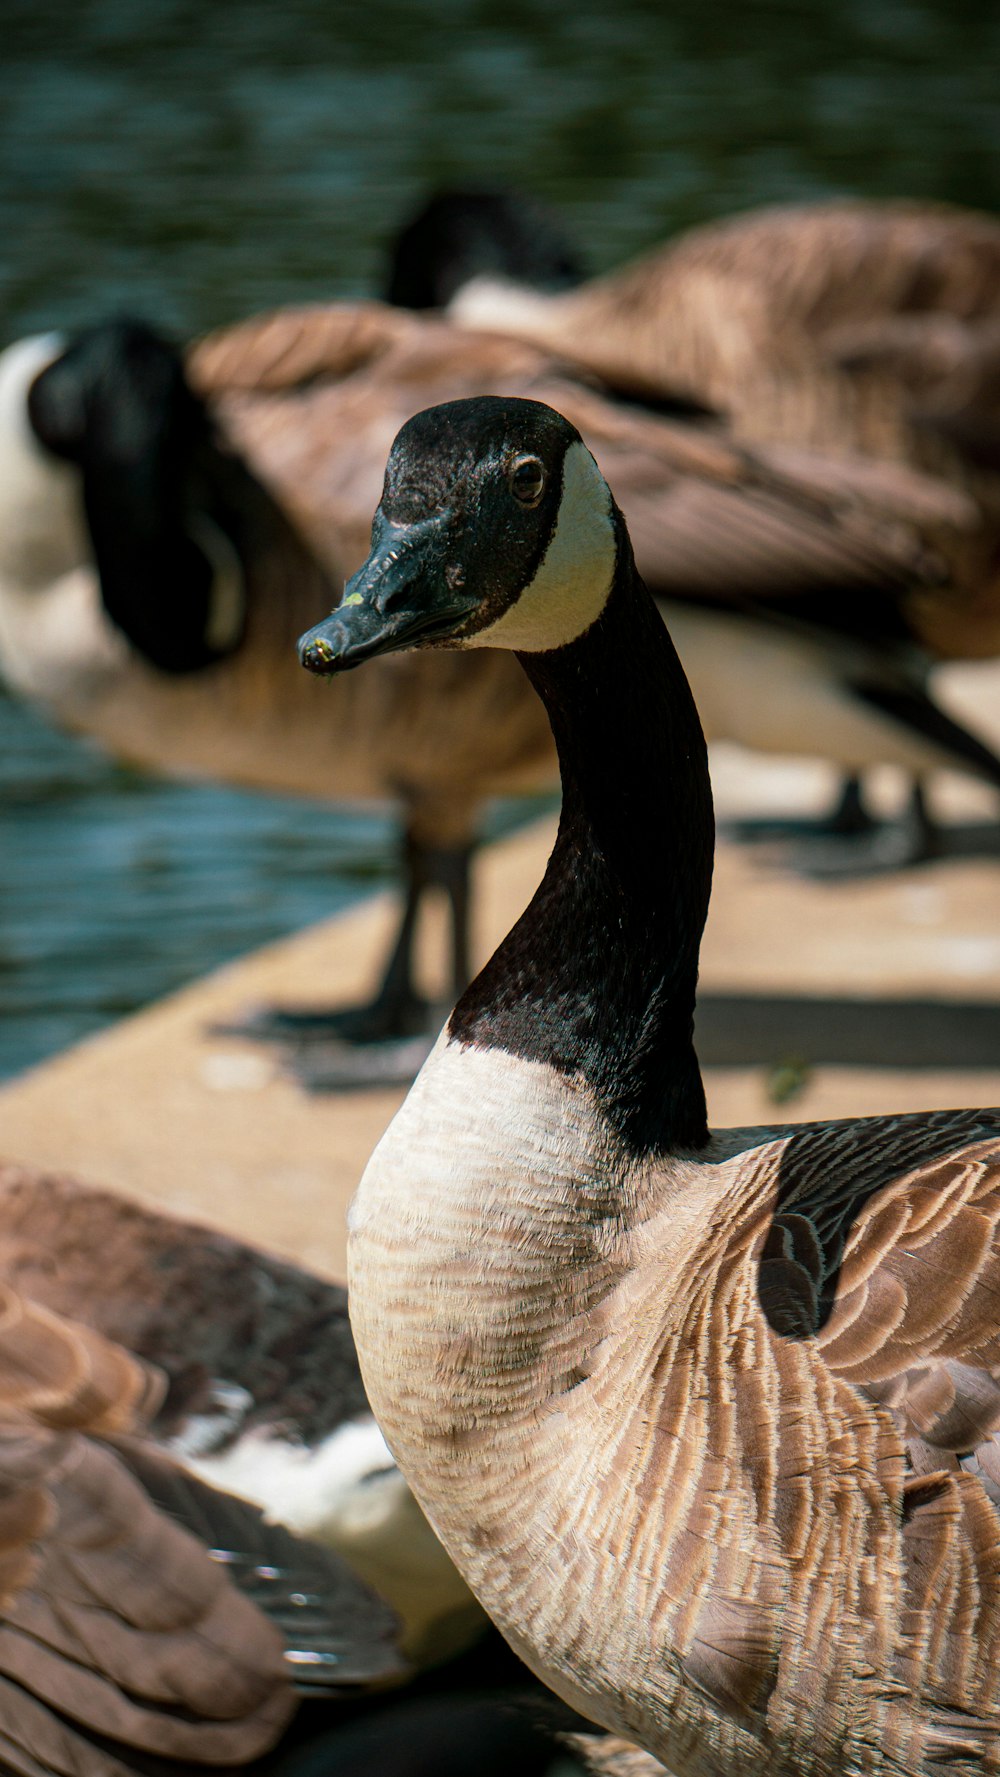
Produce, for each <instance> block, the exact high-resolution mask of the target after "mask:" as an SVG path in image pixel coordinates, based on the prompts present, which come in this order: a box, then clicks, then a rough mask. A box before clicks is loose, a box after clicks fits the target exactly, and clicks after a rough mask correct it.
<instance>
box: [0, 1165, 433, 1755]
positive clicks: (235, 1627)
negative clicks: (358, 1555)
mask: <svg viewBox="0 0 1000 1777" xmlns="http://www.w3.org/2000/svg"><path fill="white" fill-rule="evenodd" d="M30 1183H33V1184H34V1191H33V1192H32V1190H30V1189H29V1188H28V1187H29V1184H30ZM3 1184H4V1187H5V1189H4V1191H3V1193H2V1194H0V1195H2V1214H0V1224H2V1226H3V1241H4V1243H5V1246H6V1251H5V1254H4V1257H5V1261H6V1262H7V1263H8V1269H9V1270H11V1271H13V1272H14V1274H18V1273H21V1274H23V1275H24V1277H25V1281H28V1280H29V1279H33V1280H34V1281H36V1282H38V1283H41V1282H43V1281H44V1283H45V1284H46V1285H47V1287H48V1289H49V1291H50V1293H51V1294H53V1295H55V1296H56V1297H57V1298H58V1296H59V1295H60V1293H65V1292H66V1291H69V1292H70V1293H72V1290H74V1289H75V1290H76V1291H77V1292H78V1293H80V1300H79V1303H78V1304H77V1305H78V1306H79V1307H80V1308H81V1309H84V1310H85V1309H86V1308H87V1307H88V1306H89V1307H90V1309H92V1310H93V1311H94V1313H95V1316H96V1317H98V1318H99V1317H100V1316H101V1315H102V1314H103V1315H104V1317H105V1319H106V1320H107V1321H108V1322H109V1323H110V1324H113V1325H116V1330H117V1328H118V1327H122V1326H128V1327H130V1328H131V1330H132V1332H133V1333H134V1334H136V1335H137V1336H138V1337H139V1339H140V1340H141V1341H142V1342H145V1343H147V1344H149V1343H153V1344H156V1345H158V1347H159V1348H160V1349H162V1350H163V1351H164V1353H165V1354H167V1355H168V1357H169V1358H170V1361H171V1363H172V1365H173V1366H175V1367H176V1368H177V1371H178V1374H179V1376H180V1382H181V1388H180V1392H182V1393H183V1392H184V1390H185V1388H186V1389H187V1390H188V1392H190V1391H191V1388H192V1386H193V1385H192V1384H191V1383H190V1382H188V1383H185V1382H184V1372H185V1370H186V1369H187V1368H189V1366H190V1350H191V1342H193V1343H194V1344H197V1340H198V1336H199V1328H200V1326H201V1321H202V1319H203V1318H204V1314H205V1312H206V1303H207V1301H208V1299H209V1297H210V1296H213V1293H214V1299H215V1300H216V1301H217V1300H218V1291H219V1289H222V1290H223V1291H224V1293H226V1294H227V1295H228V1294H231V1293H232V1284H233V1274H234V1271H235V1272H237V1273H239V1274H240V1275H241V1276H242V1279H243V1285H244V1287H243V1290H242V1292H241V1293H240V1294H239V1296H238V1300H239V1301H240V1303H241V1305H242V1312H243V1314H244V1317H245V1324H244V1325H243V1326H242V1328H237V1330H236V1333H235V1335H234V1338H235V1339H236V1340H237V1341H239V1340H242V1343H243V1358H244V1362H245V1364H246V1365H247V1376H248V1379H249V1378H252V1377H253V1376H254V1375H255V1374H256V1368H260V1369H262V1370H267V1369H268V1366H270V1369H271V1371H272V1372H275V1366H276V1364H277V1363H278V1362H279V1360H280V1354H281V1352H282V1346H283V1344H284V1345H285V1346H287V1347H288V1350H287V1353H286V1355H285V1359H284V1368H283V1369H282V1372H281V1373H282V1375H283V1377H284V1381H285V1384H286V1386H289V1387H291V1389H292V1391H293V1394H294V1397H295V1399H296V1400H297V1401H298V1405H299V1407H300V1408H301V1409H302V1416H303V1419H304V1420H308V1419H309V1418H310V1417H311V1416H313V1415H315V1414H317V1413H318V1411H319V1405H318V1402H316V1403H314V1400H313V1396H314V1393H315V1386H314V1378H313V1377H312V1375H311V1371H310V1368H309V1364H308V1362H306V1361H304V1360H303V1359H302V1358H300V1356H299V1355H298V1354H297V1351H296V1350H295V1349H293V1348H292V1345H291V1343H290V1341H291V1338H292V1332H293V1328H294V1327H298V1329H299V1332H300V1333H301V1332H302V1331H303V1328H304V1327H306V1326H308V1325H312V1326H313V1330H314V1332H317V1333H319V1332H322V1334H323V1339H324V1340H325V1346H326V1350H327V1356H328V1358H329V1359H330V1360H331V1361H332V1363H333V1370H334V1372H336V1370H337V1364H338V1360H339V1354H340V1347H341V1344H342V1343H344V1342H345V1341H346V1343H344V1351H343V1362H344V1363H345V1364H346V1363H347V1360H348V1356H349V1355H352V1353H353V1348H352V1347H351V1346H350V1338H349V1334H348V1332H347V1329H346V1320H344V1330H343V1339H342V1338H341V1336H340V1332H339V1319H343V1300H342V1292H339V1291H336V1290H334V1289H333V1288H332V1286H328V1285H325V1284H322V1283H320V1282H319V1281H318V1280H310V1279H308V1278H305V1277H302V1278H301V1279H300V1278H299V1277H298V1274H295V1273H294V1272H293V1268H291V1267H287V1266H281V1265H278V1264H277V1263H274V1264H273V1265H272V1271H273V1276H272V1275H271V1272H269V1271H268V1265H269V1261H267V1260H266V1258H265V1257H264V1256H263V1255H261V1256H260V1257H259V1264H258V1263H257V1255H254V1254H252V1253H251V1252H250V1250H249V1249H244V1248H240V1247H238V1245H237V1244H236V1243H234V1242H227V1241H225V1240H224V1239H222V1237H219V1236H214V1235H212V1234H211V1233H210V1232H208V1231H205V1230H200V1229H195V1228H194V1227H188V1226H187V1225H185V1224H177V1225H176V1227H175V1226H174V1225H173V1224H167V1223H166V1222H164V1221H163V1220H162V1218H157V1217H153V1216H150V1215H149V1214H148V1213H147V1212H144V1211H141V1210H139V1209H138V1208H134V1207H133V1206H130V1205H127V1204H124V1203H123V1204H121V1205H118V1206H117V1209H118V1210H119V1211H120V1214H116V1200H113V1199H110V1198H108V1197H105V1196H104V1195H103V1194H102V1193H99V1192H89V1191H86V1190H82V1189H79V1188H75V1187H73V1186H72V1185H71V1183H70V1182H69V1181H61V1180H38V1179H35V1180H33V1181H29V1180H28V1179H27V1177H26V1176H25V1175H22V1174H20V1173H19V1172H17V1170H16V1169H9V1170H8V1172H7V1173H6V1174H5V1175H4V1178H3ZM36 1224H38V1226H36ZM40 1228H41V1229H42V1231H43V1232H44V1229H47V1230H48V1236H47V1238H46V1239H45V1241H44V1243H43V1244H40ZM102 1229H103V1230H104V1233H103V1235H102V1232H101V1230H102ZM185 1251H189V1256H191V1258H192V1269H191V1272H190V1274H189V1277H188V1282H187V1290H186V1293H185V1289H184V1287H182V1285H181V1283H180V1282H179V1281H178V1278H177V1273H176V1266H177V1263H178V1261H179V1258H180V1255H181V1254H183V1253H184V1252H185ZM102 1254H103V1270H102V1266H101V1256H102ZM74 1255H75V1257H76V1259H78V1260H79V1263H78V1264H77V1265H76V1266H75V1268H74ZM255 1265H256V1267H257V1269H258V1270H259V1271H260V1276H257V1274H256V1270H255ZM258 1294H259V1295H260V1301H259V1302H256V1297H257V1295H258ZM175 1298H176V1299H175ZM129 1299H131V1302H132V1307H131V1308H130V1307H129ZM265 1299H266V1303H267V1311H266V1312H265V1308H264V1306H263V1304H264V1302H265ZM247 1316H248V1317H249V1318H246V1317H247ZM338 1316H339V1319H338ZM331 1317H332V1320H331ZM265 1322H266V1325H265ZM185 1341H187V1343H186V1342H185ZM224 1343H225V1342H224ZM232 1343H233V1341H232V1340H230V1344H232ZM208 1344H209V1346H211V1341H210V1340H209V1341H208ZM210 1355H212V1356H218V1357H219V1358H220V1359H222V1362H223V1368H224V1369H225V1368H228V1367H229V1366H228V1365H227V1364H226V1363H225V1358H224V1356H223V1353H222V1351H221V1350H220V1351H219V1352H218V1353H214V1352H213V1353H211V1354H210ZM349 1367H350V1366H349V1365H348V1368H349ZM355 1367H356V1366H355ZM349 1379H350V1378H349V1377H348V1381H349ZM328 1380H329V1378H328ZM333 1380H334V1382H336V1376H335V1375H334V1377H333ZM177 1387H178V1385H177V1383H175V1385H174V1392H175V1393H176V1392H177ZM166 1389H167V1381H166V1377H165V1375H164V1374H163V1372H162V1371H161V1370H160V1369H159V1367H158V1366H156V1365H153V1364H150V1363H148V1362H145V1361H144V1360H142V1359H141V1358H138V1357H136V1356H135V1355H134V1354H133V1353H132V1352H130V1351H128V1350H126V1349H124V1348H123V1347H122V1346H120V1345H118V1344H116V1343H114V1342H113V1340H112V1339H110V1338H108V1337H106V1336H104V1334H102V1333H101V1332H98V1331H96V1330H95V1329H94V1328H93V1327H91V1326H86V1325H82V1324H81V1323H80V1322H78V1321H72V1320H68V1319H64V1318H63V1317H61V1316H60V1315H59V1314H57V1313H56V1312H55V1311H54V1310H53V1309H52V1308H49V1307H46V1306H41V1305H39V1304H37V1303H34V1302H32V1301H30V1300H28V1299H26V1298H24V1297H22V1296H20V1295H19V1294H18V1292H17V1291H16V1290H15V1289H14V1288H13V1287H11V1286H10V1285H9V1284H8V1285H4V1286H2V1288H0V1610H2V1621H0V1769H11V1770H15V1771H18V1772H24V1773H27V1774H34V1773H36V1772H58V1773H60V1777H63V1774H65V1777H91V1774H93V1777H109V1774H110V1773H112V1772H115V1773H117V1772H119V1771H123V1772H124V1771H131V1770H134V1769H135V1765H134V1764H132V1763H131V1762H130V1758H131V1754H132V1753H134V1752H135V1751H136V1749H141V1750H142V1751H144V1752H147V1753H149V1754H156V1755H158V1756H161V1757H165V1758H168V1759H172V1760H175V1761H178V1760H180V1761H185V1762H188V1761H189V1762H190V1763H192V1764H197V1765H203V1764H204V1765H211V1764H228V1765H233V1764H235V1765H239V1766H242V1765H243V1764H245V1763H246V1762H247V1761H248V1760H250V1759H253V1758H256V1757H257V1756H258V1755H259V1754H261V1753H262V1752H264V1751H265V1750H266V1749H267V1748H268V1747H269V1746H271V1745H272V1744H273V1743H274V1741H275V1740H276V1739H277V1738H278V1736H279V1735H280V1733H281V1731H282V1729H283V1727H284V1725H285V1723H286V1722H287V1721H288V1720H289V1718H290V1716H291V1714H292V1713H293V1711H294V1707H295V1693H296V1690H297V1689H300V1688H302V1686H303V1685H305V1686H306V1687H307V1688H310V1689H312V1690H326V1691H329V1690H332V1689H341V1688H343V1687H345V1686H346V1687H348V1688H349V1689H350V1688H353V1687H357V1686H358V1685H365V1684H371V1683H373V1682H375V1683H382V1682H385V1681H387V1680H391V1679H394V1678H397V1677H398V1676H400V1675H401V1673H402V1672H403V1671H404V1670H405V1667H404V1663H403V1662H402V1661H401V1659H400V1656H399V1655H398V1653H397V1651H396V1636H397V1625H396V1620H395V1618H394V1616H393V1614H392V1612H391V1611H389V1610H388V1608H387V1607H385V1606H383V1605H382V1604H381V1602H380V1601H379V1600H378V1599H376V1598H375V1597H374V1595H373V1594H372V1593H370V1592H369V1591H368V1589H367V1588H366V1587H365V1586H363V1585H361V1584H360V1583H359V1582H358V1581H357V1580H355V1578H354V1576H353V1574H352V1573H351V1572H350V1570H349V1569H348V1568H347V1567H346V1566H345V1565H344V1563H342V1562H341V1561H340V1560H339V1558H338V1557H336V1556H334V1555H332V1554H330V1553H328V1552H327V1551H325V1550H322V1549H319V1548H317V1547H315V1546H314V1545H311V1544H308V1543H303V1542H301V1541H300V1540H299V1539H298V1538H296V1537H294V1536H292V1535H291V1534H290V1533H289V1532H288V1531H286V1530H284V1529H283V1528H282V1527H280V1526H272V1525H268V1524H265V1523H264V1521H263V1520H262V1518H261V1516H260V1514H259V1512H257V1511H256V1510H255V1508H253V1507H251V1506H248V1505H245V1504H244V1503H243V1502H242V1501H239V1500H235V1499H231V1498H229V1497H228V1496H227V1495H224V1494H220V1493H218V1492H217V1491H215V1490H214V1489H212V1488H210V1487H208V1486H206V1485H205V1484H204V1483H202V1482H200V1481H198V1480H196V1479H194V1478H193V1477H192V1476H190V1475H188V1474H186V1473H184V1472H183V1471H182V1470H180V1469H178V1468H177V1467H176V1466H175V1465H174V1464H173V1463H172V1462H171V1461H169V1460H168V1459H167V1458H166V1457H164V1456H163V1455H161V1454H160V1453H159V1452H158V1451H157V1450H156V1449H155V1447H154V1446H153V1445H152V1444H151V1443H149V1441H148V1440H144V1439H143V1438H142V1436H141V1435H139V1436H136V1434H142V1432H143V1431H144V1428H145V1425H146V1424H147V1423H148V1421H149V1419H150V1417H151V1416H153V1415H154V1414H156V1413H157V1411H158V1410H159V1409H161V1406H162V1403H163V1401H164V1397H165V1394H166ZM197 1392H198V1391H197V1387H196V1386H194V1393H195V1395H196V1396H197ZM263 1392H264V1395H265V1398H266V1391H263ZM358 1392H359V1397H360V1383H358ZM347 1397H348V1398H347V1406H348V1409H349V1408H350V1399H349V1397H350V1389H349V1388H348V1390H347ZM248 1398H249V1397H248ZM292 1405H293V1408H294V1401H293V1403H292ZM272 1410H273V1409H272ZM327 1411H329V1407H328V1408H327ZM123 1434H124V1435H123ZM105 1741H107V1743H108V1744H107V1745H105ZM117 1742H120V1743H121V1745H120V1748H119V1751H118V1752H117V1753H116V1752H114V1750H113V1747H114V1745H115V1743H117ZM109 1747H110V1748H112V1750H109Z"/></svg>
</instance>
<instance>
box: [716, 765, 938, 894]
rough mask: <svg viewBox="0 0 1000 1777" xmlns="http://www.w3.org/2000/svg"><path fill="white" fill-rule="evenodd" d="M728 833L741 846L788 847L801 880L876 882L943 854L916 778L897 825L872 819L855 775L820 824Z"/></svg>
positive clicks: (763, 821)
mask: <svg viewBox="0 0 1000 1777" xmlns="http://www.w3.org/2000/svg"><path fill="white" fill-rule="evenodd" d="M726 831H727V833H728V834H729V836H730V837H731V838H733V839H736V840H737V841H746V842H750V843H755V842H759V841H761V840H784V841H788V842H789V843H788V844H787V845H785V846H784V847H783V848H782V852H781V859H782V862H784V863H786V864H787V865H788V866H789V867H790V868H791V869H793V870H795V871H796V872H797V873H798V874H799V875H801V876H811V877H839V876H843V877H848V876H875V875H879V874H881V873H882V872H884V871H889V870H904V869H907V868H909V867H911V866H913V865H915V864H925V863H929V862H930V861H931V860H932V859H934V858H938V857H940V856H941V853H942V839H941V830H940V828H939V826H938V824H937V822H936V821H935V820H934V817H933V815H932V814H931V812H930V809H929V807H928V804H927V798H926V795H925V792H924V788H923V784H922V782H921V780H920V779H919V778H916V777H915V778H913V780H912V785H911V789H910V793H909V796H908V798H907V802H906V805H905V808H904V809H903V812H902V814H901V815H900V816H899V817H898V818H897V819H895V820H885V821H882V820H879V819H878V818H877V817H875V816H873V815H871V814H870V813H869V811H868V808H867V806H866V804H865V800H864V792H863V787H862V781H861V777H860V775H859V774H857V773H851V774H850V775H848V776H846V777H845V778H844V779H843V780H842V784H841V789H840V794H839V796H838V798H837V801H836V803H835V805H834V807H833V808H832V809H831V810H830V812H829V814H827V815H824V816H821V817H820V818H819V819H818V820H813V821H810V820H805V819H802V820H797V819H794V818H789V819H780V818H774V819H769V818H768V817H766V816H764V817H762V818H760V819H750V820H745V821H734V822H732V823H730V824H729V825H728V826H727V829H726Z"/></svg>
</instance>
